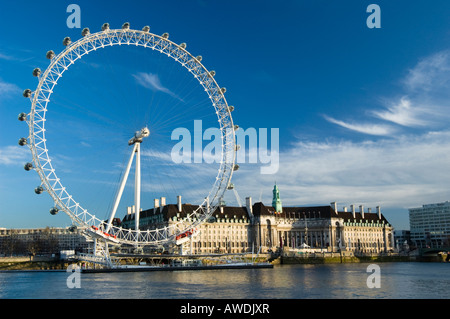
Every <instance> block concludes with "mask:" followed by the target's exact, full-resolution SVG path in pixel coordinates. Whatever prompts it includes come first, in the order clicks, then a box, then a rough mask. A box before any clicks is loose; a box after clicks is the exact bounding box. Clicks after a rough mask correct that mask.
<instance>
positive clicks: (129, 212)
mask: <svg viewBox="0 0 450 319" xmlns="http://www.w3.org/2000/svg"><path fill="white" fill-rule="evenodd" d="M127 215H131V206H128V207H127Z"/></svg>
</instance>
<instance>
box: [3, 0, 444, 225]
mask: <svg viewBox="0 0 450 319" xmlns="http://www.w3.org/2000/svg"><path fill="white" fill-rule="evenodd" d="M71 3H76V4H78V5H79V6H80V8H81V27H82V28H83V27H89V28H90V29H91V32H97V31H99V30H100V28H101V25H102V24H103V23H105V22H108V23H110V25H111V27H112V28H120V27H121V25H122V24H123V23H124V22H130V23H131V27H132V28H136V29H141V28H142V27H143V26H144V25H150V27H151V32H154V33H156V34H162V33H164V32H168V33H169V34H170V39H171V40H172V41H174V42H177V43H181V42H186V43H188V47H187V48H188V50H189V51H190V52H191V53H193V54H194V55H202V56H203V61H202V63H203V64H204V65H205V66H206V67H207V68H208V69H209V70H215V71H216V72H217V75H216V80H217V81H218V83H219V84H220V85H221V86H224V87H226V88H227V93H226V97H227V101H228V103H229V104H230V105H234V106H235V108H236V110H235V112H233V119H234V121H235V123H236V124H238V125H239V126H240V127H242V128H244V129H245V128H250V127H253V128H257V129H258V128H279V132H280V134H279V136H280V149H279V158H280V169H279V170H278V172H277V173H276V174H273V175H262V174H260V170H259V165H255V164H245V163H244V164H242V165H241V169H240V170H239V171H238V172H237V173H236V174H235V175H234V176H233V183H234V184H235V185H236V190H237V191H238V193H239V196H240V197H241V198H242V199H244V198H245V197H246V196H252V197H253V200H254V201H259V200H262V201H264V202H265V203H267V204H270V202H271V196H272V194H271V190H272V187H273V184H274V182H275V181H276V182H277V184H278V185H279V188H280V192H281V198H282V200H283V203H284V204H285V205H289V206H293V205H298V206H303V205H305V206H306V205H325V204H328V203H330V202H332V201H336V202H338V206H339V207H342V206H349V205H350V204H355V205H357V206H359V205H364V206H365V207H373V208H374V207H375V206H378V205H380V206H381V207H382V210H383V212H384V213H385V215H386V217H387V218H388V220H390V221H391V222H392V223H393V225H394V227H396V228H398V229H405V228H408V227H409V221H408V213H407V208H410V207H416V206H421V205H422V204H426V203H431V202H441V201H446V200H448V199H449V186H448V180H449V178H450V173H449V172H450V170H448V169H447V168H448V165H449V163H450V155H449V154H450V143H448V141H450V131H449V129H448V124H447V123H448V120H449V118H448V117H449V114H450V113H449V108H450V105H449V102H448V101H449V99H448V98H449V92H450V90H449V88H450V83H449V76H448V74H449V71H450V41H449V39H450V20H449V19H448V15H449V13H450V3H448V1H434V2H433V5H430V4H427V2H426V1H403V0H402V1H395V2H394V1H361V0H355V1H301V0H297V1H281V2H274V1H145V2H144V1H132V2H130V3H124V2H123V1H107V2H106V1H96V2H95V3H94V2H93V1H39V2H34V1H23V2H21V4H20V5H19V4H16V3H2V4H0V18H1V21H2V23H3V25H4V26H8V28H3V29H2V31H1V36H0V130H1V131H0V132H1V134H0V180H1V183H0V185H1V186H0V227H12V228H20V227H24V228H25V227H45V226H47V225H48V226H66V225H69V224H70V220H69V218H68V217H67V216H66V215H64V214H59V215H57V216H50V214H49V213H48V210H49V208H50V207H51V206H52V205H53V204H52V201H51V200H50V198H49V196H48V195H46V194H43V195H40V196H38V195H36V194H34V192H33V189H34V187H36V186H37V185H38V184H39V179H38V176H37V174H35V173H34V172H25V171H24V170H23V164H24V163H25V162H27V161H29V160H30V159H31V155H30V153H29V152H28V149H27V148H21V147H20V146H18V145H17V141H18V139H19V138H20V137H22V136H26V135H27V127H26V124H24V123H21V122H19V121H17V115H18V114H19V113H20V112H27V111H29V108H30V104H29V101H27V100H26V99H24V98H23V97H22V91H23V89H25V88H30V89H34V88H35V87H36V85H37V81H36V78H34V77H33V76H32V75H31V72H32V70H33V69H34V68H35V67H40V68H41V69H42V70H44V69H45V68H46V67H47V65H48V60H46V59H45V53H46V52H47V51H48V50H54V51H55V52H56V53H59V52H60V51H61V50H62V49H63V46H62V39H63V38H64V37H65V36H70V37H71V38H72V39H74V40H76V39H78V38H79V37H80V36H81V29H76V28H75V29H69V28H68V27H67V25H66V19H67V17H68V16H69V13H67V12H66V8H67V6H68V5H69V4H71ZM371 3H376V4H378V5H379V6H380V8H381V28H380V29H369V28H368V27H367V25H366V19H367V17H368V16H369V13H367V12H366V8H367V6H368V5H369V4H371ZM83 62H84V63H79V64H77V65H76V68H75V67H74V68H73V69H70V70H69V71H68V72H67V75H64V77H63V78H62V79H61V80H60V82H59V84H58V86H57V90H55V93H54V100H53V101H52V102H51V103H50V106H51V107H54V108H53V109H49V112H48V123H47V124H48V128H49V130H50V129H52V131H49V133H48V134H49V140H48V146H49V150H51V153H52V156H54V159H55V165H58V168H59V169H57V171H58V176H61V178H62V179H63V180H65V181H67V182H64V184H65V185H67V187H69V186H70V187H71V189H72V193H73V195H74V197H77V198H78V201H79V202H80V203H81V204H83V205H84V204H85V203H86V204H85V205H87V206H89V207H92V209H93V210H94V211H95V210H98V211H99V215H101V216H103V215H104V214H106V212H107V210H108V207H109V206H110V205H111V196H110V194H113V193H114V191H115V188H116V187H117V182H118V179H119V178H120V170H121V167H122V166H123V163H124V161H126V158H127V157H128V155H127V150H128V149H127V146H126V145H125V147H124V148H123V151H122V148H121V146H120V145H121V144H120V143H121V142H120V139H119V138H125V139H126V140H128V138H129V137H131V135H132V132H134V130H136V129H138V128H139V127H140V126H142V125H143V124H145V123H146V122H148V121H151V123H152V125H153V124H155V125H156V124H160V126H159V127H158V126H157V125H156V126H157V127H156V128H155V129H156V131H155V136H158V133H160V134H161V136H163V135H164V134H166V136H167V134H169V133H170V132H171V130H172V129H173V128H175V127H177V126H184V127H188V128H191V127H192V125H193V123H192V122H193V120H194V119H196V118H199V117H202V118H203V119H204V121H205V124H204V125H205V126H204V127H206V125H207V123H212V122H208V121H214V117H213V116H214V114H210V113H203V110H204V109H205V110H206V109H207V107H208V102H207V101H206V100H205V99H204V97H203V96H202V95H201V92H199V91H198V87H196V86H195V84H194V83H193V82H189V81H190V80H189V79H188V77H186V78H184V77H183V76H184V74H183V73H182V71H180V70H178V69H177V67H178V66H177V65H175V66H174V64H175V63H171V62H173V61H169V60H168V59H166V60H164V59H162V60H161V58H160V57H157V56H151V57H149V58H146V57H145V56H143V53H141V52H140V51H139V52H131V50H130V52H129V51H128V49H127V48H121V49H120V50H117V51H105V52H102V53H99V54H98V55H96V56H94V55H92V57H91V56H89V57H88V58H87V59H83ZM146 83H147V87H146ZM149 83H150V84H149ZM148 85H150V86H148ZM181 100H183V102H182V103H186V104H190V105H197V106H198V107H199V108H198V109H195V110H198V111H199V113H198V114H196V113H195V112H194V113H191V114H190V115H186V114H184V113H183V112H182V111H180V110H179V109H171V108H170V107H169V106H173V105H175V106H177V107H181V106H182V103H181ZM149 101H151V103H150V102H149ZM177 101H178V102H180V103H177ZM146 102H148V103H147V104H146ZM124 104H127V105H133V107H134V108H130V107H128V106H127V107H126V108H120V106H121V105H124ZM149 104H150V109H151V110H150V111H149V112H147V113H146V111H145V110H146V107H148V106H149ZM162 110H167V113H170V114H169V115H167V114H165V113H166V112H163V111H162ZM192 110H194V109H192ZM169 111H170V112H169ZM133 112H134V113H133ZM133 114H144V116H135V117H133ZM178 114H182V116H181V117H180V122H177V121H175V120H176V119H178ZM200 114H201V115H200ZM210 115H212V116H210ZM174 116H176V117H174ZM125 118H127V119H129V120H130V121H129V122H128V121H125V120H123V119H125ZM165 119H166V120H170V121H169V122H171V124H172V125H171V126H164V125H163V124H164V123H166V122H165ZM158 121H159V122H158ZM158 129H160V130H159V131H158ZM113 132H115V133H113ZM128 132H130V133H129V134H128ZM152 133H153V131H152ZM128 135H129V136H128ZM116 139H117V140H116ZM106 141H107V142H106ZM155 143H157V141H155ZM153 146H156V147H155V148H153V152H154V153H153V154H150V155H149V154H147V155H148V158H153V159H154V158H162V154H161V152H163V151H167V149H170V147H171V144H170V143H169V144H167V143H166V144H165V143H164V142H161V144H153ZM119 149H120V150H121V151H117V150H119ZM158 152H159V153H158ZM105 154H108V155H107V156H105ZM114 156H117V158H115V157H114ZM121 165H122V166H121ZM175 171H176V170H175ZM116 172H117V174H116ZM169 172H171V171H170V170H167V171H166V174H168V173H169ZM172 172H174V171H172ZM205 172H209V169H208V170H207V169H205ZM149 174H150V173H149ZM157 175H158V176H157V178H160V179H163V180H164V181H166V182H165V186H164V187H162V188H159V189H156V188H155V187H154V188H151V186H152V185H153V186H155V185H156V184H158V185H163V184H164V183H163V182H162V181H161V183H159V182H157V181H155V180H153V182H151V183H150V184H151V185H148V187H149V188H148V189H146V190H147V192H148V193H149V194H147V195H145V200H144V203H145V205H146V206H151V205H152V198H153V197H156V196H160V194H162V193H164V191H167V194H168V195H167V196H168V202H174V200H175V198H174V196H175V193H179V192H183V191H186V193H187V192H188V190H186V186H185V185H186V183H190V182H192V180H193V179H192V178H191V179H190V180H183V179H181V178H178V179H172V180H171V181H170V182H167V181H168V179H165V178H162V177H161V176H164V175H163V174H162V173H161V174H157ZM204 175H205V176H203V175H201V174H199V175H198V176H196V177H195V180H197V181H198V183H199V184H201V183H203V184H205V185H209V184H208V183H210V179H211V175H208V174H204ZM150 176H152V175H151V174H150ZM153 176H155V175H153ZM212 177H214V175H213V176H212ZM64 178H65V179H64ZM87 181H88V182H87ZM163 188H164V190H163ZM168 188H172V189H173V192H169V191H168ZM188 188H189V189H190V190H192V192H194V187H188ZM197 193H198V194H203V193H204V191H203V189H202V188H200V187H199V188H198V192H197ZM77 195H78V196H77ZM182 195H183V196H184V197H186V198H188V196H187V195H186V196H185V195H184V194H182ZM152 196H153V197H152ZM161 196H162V195H161ZM130 198H131V197H130V196H129V197H128V200H130ZM126 200H127V199H126V198H124V205H125V204H126V203H127V202H126ZM233 200H234V195H233V194H228V198H227V202H229V203H230V205H232V204H234V203H233ZM105 207H106V208H105ZM123 214H124V211H123V209H122V211H120V212H119V213H118V215H119V216H122V215H123Z"/></svg>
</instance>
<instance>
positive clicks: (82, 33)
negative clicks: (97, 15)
mask: <svg viewBox="0 0 450 319" xmlns="http://www.w3.org/2000/svg"><path fill="white" fill-rule="evenodd" d="M90 33H91V31H90V30H89V28H84V29H83V31H81V35H82V36H83V37H85V36H87V35H89V34H90Z"/></svg>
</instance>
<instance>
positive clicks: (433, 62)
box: [404, 50, 450, 91]
mask: <svg viewBox="0 0 450 319" xmlns="http://www.w3.org/2000/svg"><path fill="white" fill-rule="evenodd" d="M449 72H450V51H449V50H445V51H441V52H438V53H436V54H433V55H431V56H429V57H426V58H424V59H422V60H421V61H420V62H419V63H417V65H416V66H415V67H414V68H412V69H411V70H409V73H408V75H407V77H406V78H405V80H404V83H405V85H406V87H407V89H408V90H410V91H416V90H419V91H432V90H435V89H439V88H442V87H447V88H448V84H449V77H448V73H449Z"/></svg>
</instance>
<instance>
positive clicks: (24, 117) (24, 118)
mask: <svg viewBox="0 0 450 319" xmlns="http://www.w3.org/2000/svg"><path fill="white" fill-rule="evenodd" d="M18 119H19V121H22V122H23V121H26V120H27V114H26V113H23V112H22V113H20V114H19V116H18Z"/></svg>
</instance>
